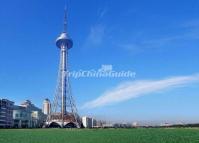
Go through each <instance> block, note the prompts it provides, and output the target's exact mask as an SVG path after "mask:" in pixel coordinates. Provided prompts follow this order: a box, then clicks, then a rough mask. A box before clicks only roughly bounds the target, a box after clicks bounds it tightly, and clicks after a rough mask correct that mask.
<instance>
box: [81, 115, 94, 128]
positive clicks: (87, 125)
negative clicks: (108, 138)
mask: <svg viewBox="0 0 199 143" xmlns="http://www.w3.org/2000/svg"><path fill="white" fill-rule="evenodd" d="M82 124H83V126H84V127H85V128H92V118H89V117H87V116H84V117H82Z"/></svg>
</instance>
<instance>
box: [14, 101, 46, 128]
mask: <svg viewBox="0 0 199 143" xmlns="http://www.w3.org/2000/svg"><path fill="white" fill-rule="evenodd" d="M13 119H14V127H16V128H35V127H42V125H43V123H44V121H45V116H44V114H43V112H42V110H41V109H39V108H38V107H36V106H35V105H34V104H32V103H31V101H29V100H26V101H25V102H23V103H22V104H21V105H19V106H14V110H13Z"/></svg>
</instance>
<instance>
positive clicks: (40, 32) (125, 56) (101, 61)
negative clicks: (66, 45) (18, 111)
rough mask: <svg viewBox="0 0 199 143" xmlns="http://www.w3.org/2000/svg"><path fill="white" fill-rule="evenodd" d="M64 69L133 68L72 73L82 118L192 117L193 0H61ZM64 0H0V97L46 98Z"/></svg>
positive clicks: (198, 77)
mask: <svg viewBox="0 0 199 143" xmlns="http://www.w3.org/2000/svg"><path fill="white" fill-rule="evenodd" d="M67 3H68V6H67V7H68V31H69V35H70V37H71V38H72V39H73V42H74V46H73V48H72V49H70V51H69V67H70V70H71V71H78V70H92V69H95V70H97V69H99V68H101V66H102V65H112V67H113V70H116V71H128V70H131V71H133V72H136V76H135V78H71V84H72V90H73V94H74V95H73V96H74V97H75V100H76V104H77V108H78V111H79V113H80V115H81V116H83V115H89V116H94V117H96V118H98V119H106V120H110V121H121V122H123V121H124V122H125V121H132V122H133V121H148V122H154V121H157V122H158V121H165V122H166V121H170V122H199V111H198V110H197V109H199V104H198V101H199V56H198V53H199V9H198V7H199V1H197V0H189V1H185V0H176V1H172V0H167V1H158V0H151V1H147V0H139V1H138V0H133V1H132V0H118V1H117V2H116V1H114V0H86V1H81V0H68V2H67ZM64 7H65V0H60V1H55V0H52V1H47V0H42V1H40V0H30V1H26V0H19V1H14V0H11V1H2V2H0V19H1V21H0V31H1V32H0V98H7V99H9V100H12V101H15V103H16V104H20V103H21V102H23V101H24V100H26V99H29V100H31V101H32V102H33V104H35V105H36V106H38V107H42V103H43V100H44V99H45V98H49V99H50V100H51V102H52V100H53V97H54V92H55V88H56V81H57V74H58V73H57V72H58V65H59V49H58V48H57V47H56V45H55V39H56V38H57V37H58V36H59V34H60V33H61V32H62V30H63V17H64Z"/></svg>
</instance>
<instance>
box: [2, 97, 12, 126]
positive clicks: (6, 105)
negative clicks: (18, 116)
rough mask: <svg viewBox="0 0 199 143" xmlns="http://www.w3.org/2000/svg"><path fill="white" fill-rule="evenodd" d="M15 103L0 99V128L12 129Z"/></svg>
mask: <svg viewBox="0 0 199 143" xmlns="http://www.w3.org/2000/svg"><path fill="white" fill-rule="evenodd" d="M13 105H14V102H12V101H9V100H7V99H0V128H11V127H12V126H13V116H12V115H13Z"/></svg>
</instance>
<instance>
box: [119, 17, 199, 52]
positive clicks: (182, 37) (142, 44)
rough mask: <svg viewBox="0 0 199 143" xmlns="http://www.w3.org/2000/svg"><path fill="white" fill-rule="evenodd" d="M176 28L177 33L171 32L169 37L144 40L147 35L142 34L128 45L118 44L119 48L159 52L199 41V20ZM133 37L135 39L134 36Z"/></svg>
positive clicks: (132, 50) (187, 22) (127, 43)
mask: <svg viewBox="0 0 199 143" xmlns="http://www.w3.org/2000/svg"><path fill="white" fill-rule="evenodd" d="M173 27H175V29H178V30H175V32H174V33H173V32H171V34H170V35H167V36H163V37H162V36H161V37H157V36H156V37H157V38H153V39H151V38H150V37H147V38H142V36H144V35H145V34H144V33H142V34H141V35H138V37H137V38H135V39H131V40H129V42H126V43H122V44H121V43H120V44H117V46H118V47H120V48H122V49H124V50H127V51H128V52H129V51H130V52H134V53H139V52H144V51H147V50H154V49H155V50H157V49H158V50H159V49H162V48H165V46H167V47H173V46H175V47H176V46H177V45H180V44H181V43H182V42H184V41H189V40H196V41H197V40H198V39H199V20H192V21H186V22H184V23H182V24H178V25H175V26H173ZM132 37H135V35H134V36H132Z"/></svg>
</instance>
